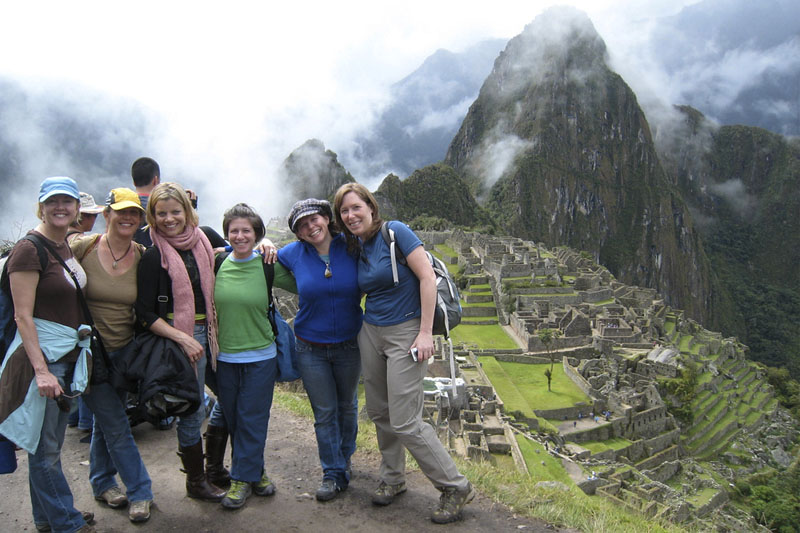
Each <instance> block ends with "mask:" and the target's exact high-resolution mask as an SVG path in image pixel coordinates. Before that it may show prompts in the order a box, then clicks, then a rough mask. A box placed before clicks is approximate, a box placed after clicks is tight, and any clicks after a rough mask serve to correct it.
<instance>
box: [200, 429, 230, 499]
mask: <svg viewBox="0 0 800 533" xmlns="http://www.w3.org/2000/svg"><path fill="white" fill-rule="evenodd" d="M203 437H204V438H205V439H206V476H207V477H208V480H209V481H210V482H211V483H213V484H214V485H216V486H217V487H221V488H227V487H229V486H230V484H231V473H230V472H228V469H227V468H225V465H224V464H223V463H222V461H223V459H224V458H225V447H226V445H227V443H228V430H227V429H225V428H223V427H219V426H211V425H209V426H208V427H207V428H206V432H205V433H204V434H203Z"/></svg>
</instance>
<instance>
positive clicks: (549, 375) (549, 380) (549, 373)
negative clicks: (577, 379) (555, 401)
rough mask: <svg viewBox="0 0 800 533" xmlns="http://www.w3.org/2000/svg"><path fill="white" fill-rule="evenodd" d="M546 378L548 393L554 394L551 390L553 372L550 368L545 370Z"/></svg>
mask: <svg viewBox="0 0 800 533" xmlns="http://www.w3.org/2000/svg"><path fill="white" fill-rule="evenodd" d="M544 377H546V378H547V392H553V391H552V390H551V389H550V382H551V381H552V380H553V371H552V370H550V369H549V368H545V369H544Z"/></svg>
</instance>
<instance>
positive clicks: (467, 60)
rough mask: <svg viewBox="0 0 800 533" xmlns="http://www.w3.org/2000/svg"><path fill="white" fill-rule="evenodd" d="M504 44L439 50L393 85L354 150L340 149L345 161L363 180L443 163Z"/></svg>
mask: <svg viewBox="0 0 800 533" xmlns="http://www.w3.org/2000/svg"><path fill="white" fill-rule="evenodd" d="M504 45H505V40H504V39H491V40H487V41H483V42H480V43H477V44H475V45H473V46H471V47H470V48H468V49H467V50H464V51H463V52H460V53H454V52H450V51H448V50H437V51H436V52H435V53H434V54H433V55H431V56H429V57H428V58H427V59H426V60H425V62H424V63H423V64H422V65H421V66H420V67H419V68H418V69H417V70H415V71H414V72H412V73H411V74H409V75H408V76H406V77H405V78H403V79H402V80H400V81H398V82H397V83H395V84H394V85H392V87H391V89H390V96H389V99H390V100H389V104H388V105H387V107H386V108H385V109H384V110H383V111H382V112H381V114H380V115H379V117H378V118H377V120H376V122H375V125H374V129H372V130H370V131H368V132H363V133H362V134H360V135H359V136H358V137H357V138H356V139H355V143H356V149H355V150H353V151H352V153H348V152H345V151H342V159H343V161H345V164H347V165H348V166H349V167H352V168H355V167H358V168H359V173H360V175H362V176H363V177H364V178H365V179H366V178H369V177H374V176H385V175H386V174H388V173H390V172H392V173H394V174H397V175H399V176H400V177H402V178H405V177H407V176H409V175H410V174H411V173H412V172H414V171H415V170H416V169H418V168H422V167H424V166H426V165H429V164H431V163H435V162H438V161H441V160H442V158H443V157H444V154H445V151H446V150H447V145H448V144H449V143H450V140H451V139H452V138H453V135H455V133H456V131H458V126H459V125H460V124H461V121H462V120H463V119H464V115H466V113H467V109H468V108H469V106H470V104H471V103H472V102H473V101H474V100H475V97H476V96H477V95H478V89H479V88H480V86H481V84H482V83H483V80H484V79H486V76H487V75H488V74H489V71H490V70H491V68H492V63H493V62H494V60H495V58H496V57H497V54H498V53H499V51H500V50H501V49H502V48H503V46H504Z"/></svg>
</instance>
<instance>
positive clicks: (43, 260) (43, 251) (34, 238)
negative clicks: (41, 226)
mask: <svg viewBox="0 0 800 533" xmlns="http://www.w3.org/2000/svg"><path fill="white" fill-rule="evenodd" d="M23 239H25V240H26V241H31V242H32V243H33V245H34V246H35V247H36V253H37V254H38V255H39V266H40V267H42V272H44V269H45V268H47V263H48V259H47V249H48V248H49V246H48V247H47V248H45V246H46V245H47V243H45V242H44V241H43V240H42V239H41V237H39V236H38V235H36V234H35V233H29V234H28V235H25V236H24V237H23ZM53 255H55V256H56V259H58V255H56V254H53Z"/></svg>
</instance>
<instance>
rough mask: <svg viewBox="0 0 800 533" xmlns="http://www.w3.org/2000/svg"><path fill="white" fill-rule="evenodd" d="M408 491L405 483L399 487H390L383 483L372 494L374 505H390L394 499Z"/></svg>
mask: <svg viewBox="0 0 800 533" xmlns="http://www.w3.org/2000/svg"><path fill="white" fill-rule="evenodd" d="M405 491H406V484H405V482H400V483H398V484H397V485H389V484H388V483H386V482H385V481H381V484H380V485H378V488H377V489H375V492H373V493H372V503H374V504H375V505H389V504H390V503H392V502H393V501H394V497H395V496H397V495H399V494H403V493H404V492H405Z"/></svg>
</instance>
